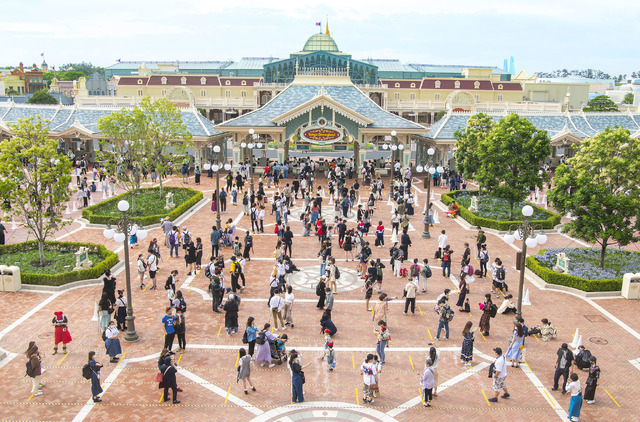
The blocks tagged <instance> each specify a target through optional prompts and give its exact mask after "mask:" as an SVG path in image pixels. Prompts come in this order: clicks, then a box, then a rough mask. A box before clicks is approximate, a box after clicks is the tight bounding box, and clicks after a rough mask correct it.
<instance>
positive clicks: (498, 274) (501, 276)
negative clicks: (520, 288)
mask: <svg viewBox="0 0 640 422" xmlns="http://www.w3.org/2000/svg"><path fill="white" fill-rule="evenodd" d="M506 275H507V272H506V271H505V270H504V267H498V268H497V269H496V278H497V279H498V280H500V281H504V279H505V276H506Z"/></svg>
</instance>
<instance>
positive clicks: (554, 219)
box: [440, 190, 562, 231]
mask: <svg viewBox="0 0 640 422" xmlns="http://www.w3.org/2000/svg"><path fill="white" fill-rule="evenodd" d="M463 192H467V193H468V192H469V191H461V190H456V191H453V192H449V193H443V194H442V195H441V197H440V200H441V201H442V202H443V203H444V204H445V205H447V206H448V205H449V204H450V203H451V201H453V200H454V199H456V196H458V195H460V194H461V193H463ZM471 192H477V191H471ZM457 204H458V209H459V211H460V217H462V218H464V219H465V220H466V221H467V222H468V223H469V224H471V225H472V226H480V227H488V228H490V229H496V230H500V231H506V230H509V226H512V225H514V224H520V223H521V222H522V220H516V221H502V220H492V219H490V218H485V217H479V216H477V215H475V214H474V213H472V212H471V211H469V210H468V209H467V208H465V207H463V206H462V205H461V204H460V203H459V202H458V203H457ZM529 205H531V206H532V207H534V208H535V209H537V210H540V211H543V212H544V213H545V215H547V216H548V218H547V219H546V220H529V224H536V225H541V226H542V228H544V229H553V228H554V227H555V226H557V225H558V224H560V219H561V218H562V217H561V216H560V215H558V214H556V213H553V212H551V211H548V210H545V209H544V208H540V207H538V206H537V205H534V204H529Z"/></svg>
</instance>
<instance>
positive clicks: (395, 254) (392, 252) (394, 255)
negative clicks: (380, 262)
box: [389, 242, 403, 278]
mask: <svg viewBox="0 0 640 422" xmlns="http://www.w3.org/2000/svg"><path fill="white" fill-rule="evenodd" d="M402 254H403V252H402V250H401V249H400V248H398V242H395V243H394V244H393V246H392V247H391V249H389V256H391V261H390V263H391V268H392V269H393V274H394V275H395V276H396V277H397V278H400V269H401V268H402V258H403V256H402Z"/></svg>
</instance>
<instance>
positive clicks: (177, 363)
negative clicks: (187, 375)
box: [176, 353, 182, 365]
mask: <svg viewBox="0 0 640 422" xmlns="http://www.w3.org/2000/svg"><path fill="white" fill-rule="evenodd" d="M180 359H182V353H180V356H179V357H178V361H177V362H176V365H180Z"/></svg>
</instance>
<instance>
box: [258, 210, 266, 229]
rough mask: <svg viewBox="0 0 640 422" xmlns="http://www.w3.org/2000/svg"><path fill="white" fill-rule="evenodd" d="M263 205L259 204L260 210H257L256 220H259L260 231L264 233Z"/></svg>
mask: <svg viewBox="0 0 640 422" xmlns="http://www.w3.org/2000/svg"><path fill="white" fill-rule="evenodd" d="M264 215H265V211H264V205H260V212H258V220H259V221H260V233H264Z"/></svg>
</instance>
